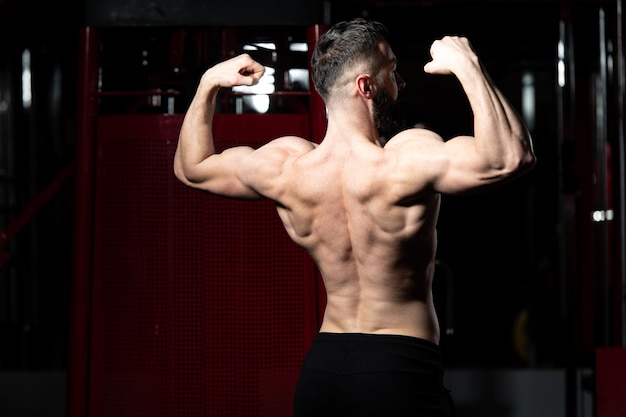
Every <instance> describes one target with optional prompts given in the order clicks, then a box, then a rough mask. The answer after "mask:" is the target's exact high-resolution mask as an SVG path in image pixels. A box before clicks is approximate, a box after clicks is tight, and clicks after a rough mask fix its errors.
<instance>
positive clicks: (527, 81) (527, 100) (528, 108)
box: [522, 71, 535, 130]
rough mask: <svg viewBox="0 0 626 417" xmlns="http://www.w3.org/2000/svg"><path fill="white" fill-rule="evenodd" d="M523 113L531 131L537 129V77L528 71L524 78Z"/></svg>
mask: <svg viewBox="0 0 626 417" xmlns="http://www.w3.org/2000/svg"><path fill="white" fill-rule="evenodd" d="M522 113H523V116H524V121H525V122H526V125H528V129H529V130H533V129H534V128H535V77H534V76H533V73H532V72H530V71H528V72H525V73H524V75H523V76H522Z"/></svg>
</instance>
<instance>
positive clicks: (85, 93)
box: [67, 27, 100, 417]
mask: <svg viewBox="0 0 626 417" xmlns="http://www.w3.org/2000/svg"><path fill="white" fill-rule="evenodd" d="M98 35H99V33H98V31H97V29H94V28H91V27H85V28H82V29H81V33H80V50H79V54H78V56H79V68H78V70H79V79H78V114H77V131H78V135H77V140H76V156H75V158H76V162H75V166H76V170H75V173H76V178H75V195H74V198H75V200H74V211H75V212H74V241H73V245H74V248H73V271H72V310H71V321H70V348H69V349H70V355H69V358H70V362H69V369H68V385H67V414H68V416H69V417H86V416H87V415H88V400H89V390H90V388H89V334H90V320H89V317H90V313H91V312H90V298H91V287H90V283H91V269H92V256H93V251H92V245H93V176H94V142H95V139H94V132H95V130H94V126H95V116H96V108H97V107H96V106H97V91H98V68H99V64H98V53H99V48H100V39H99V36H98Z"/></svg>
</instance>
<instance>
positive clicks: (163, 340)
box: [90, 115, 316, 417]
mask: <svg viewBox="0 0 626 417" xmlns="http://www.w3.org/2000/svg"><path fill="white" fill-rule="evenodd" d="M260 117H262V118H263V119H261V118H260ZM260 117H254V116H226V115H223V116H221V117H217V118H216V129H217V130H218V132H219V133H218V134H217V136H218V137H220V138H222V140H221V141H219V143H218V146H221V147H224V146H230V145H232V144H234V142H232V141H229V140H228V139H229V138H231V137H237V138H241V142H245V143H249V144H252V145H254V142H252V140H256V141H259V143H260V142H263V141H267V140H269V139H270V138H272V137H275V136H278V135H280V134H283V133H284V134H299V135H305V136H306V135H307V132H308V124H307V121H306V117H304V118H303V117H302V116H293V115H291V116H280V115H264V116H260ZM181 121H182V118H181V116H154V115H143V116H137V115H133V116H103V117H100V118H99V121H98V125H99V128H98V145H97V149H98V158H97V164H96V165H97V178H96V218H95V248H96V251H95V259H94V265H95V270H94V275H93V291H92V293H93V300H92V343H91V351H90V353H91V358H92V359H91V373H90V375H91V376H90V379H91V380H90V383H91V386H90V413H91V415H92V416H106V417H109V416H132V417H141V416H150V417H155V416H237V417H241V416H271V417H278V416H289V415H291V404H292V394H293V387H294V383H295V379H296V377H297V371H298V368H299V365H300V361H301V359H302V356H303V354H304V351H305V349H306V347H307V341H308V340H309V339H308V336H307V335H306V334H305V329H307V328H309V329H310V328H312V326H311V325H310V323H309V324H308V325H307V324H306V323H305V322H306V321H307V320H309V321H310V320H316V314H315V313H313V314H309V313H307V312H306V311H305V307H304V306H305V302H304V301H305V300H304V298H305V291H304V289H305V280H306V279H313V277H314V274H315V268H314V266H313V263H312V262H311V260H310V259H309V258H308V256H307V255H306V254H305V253H304V251H302V250H301V249H300V248H298V247H297V246H295V244H294V243H293V242H291V240H290V239H289V238H288V237H287V235H286V233H285V232H284V230H283V228H282V225H281V224H280V221H279V219H278V217H277V215H276V213H275V209H274V207H273V205H272V204H271V203H269V202H240V201H232V200H227V199H222V198H218V197H215V196H210V195H208V194H205V193H202V192H200V191H196V190H192V189H190V188H187V187H185V186H183V185H182V184H181V183H179V182H178V180H177V179H176V178H175V177H174V175H173V171H172V163H173V155H174V150H175V147H176V138H177V137H178V129H179V127H180V123H181ZM306 296H308V295H306ZM311 296H313V297H314V296H315V295H314V294H312V295H311ZM313 327H314V326H313Z"/></svg>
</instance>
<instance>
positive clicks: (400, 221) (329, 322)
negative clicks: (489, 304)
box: [278, 138, 439, 342]
mask: <svg viewBox="0 0 626 417" xmlns="http://www.w3.org/2000/svg"><path fill="white" fill-rule="evenodd" d="M394 168H397V167H396V166H395V164H394V158H393V153H392V152H390V151H386V150H385V149H384V148H381V147H378V146H376V145H374V144H372V143H370V142H358V143H352V144H351V145H350V146H347V144H346V145H344V144H343V143H333V142H332V140H329V139H328V138H326V139H325V143H324V144H323V145H320V146H319V147H314V148H310V149H309V150H308V151H306V152H301V153H298V154H297V156H296V157H294V158H292V159H290V160H289V161H288V162H287V163H286V164H285V165H284V171H283V173H282V174H283V178H286V179H287V180H286V181H285V183H284V185H283V187H282V190H281V192H280V197H279V198H278V201H279V205H278V212H279V215H280V217H281V219H282V221H283V223H284V225H285V228H286V230H287V232H288V233H289V235H290V236H291V237H292V239H293V240H294V241H295V242H296V243H298V244H299V245H301V246H302V247H304V248H305V249H306V250H307V251H308V252H309V253H310V254H311V256H312V257H313V259H314V260H315V262H316V264H317V265H318V267H319V269H320V272H321V274H322V277H323V280H324V284H325V287H326V291H327V306H326V311H325V315H324V321H323V323H322V327H321V330H322V331H328V332H355V333H356V332H358V333H390V334H406V335H412V336H416V337H422V338H425V339H429V340H432V341H434V342H437V341H438V336H439V335H438V327H437V319H436V316H435V312H434V308H433V305H432V296H431V283H432V277H433V268H434V256H435V251H436V229H435V226H436V221H437V214H438V209H439V195H438V194H433V193H426V192H423V193H421V194H422V195H420V193H417V194H414V195H405V194H404V193H403V188H402V187H401V186H398V185H397V184H396V185H394V184H395V183H394V181H396V180H397V178H395V176H396V172H395V169H394Z"/></svg>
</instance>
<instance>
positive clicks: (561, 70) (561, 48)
mask: <svg viewBox="0 0 626 417" xmlns="http://www.w3.org/2000/svg"><path fill="white" fill-rule="evenodd" d="M557 51H558V57H559V61H558V63H557V79H558V81H557V82H558V83H559V87H565V45H564V44H563V41H559V44H558V46H557Z"/></svg>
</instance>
